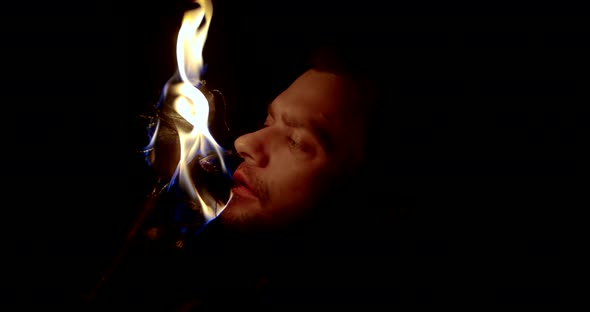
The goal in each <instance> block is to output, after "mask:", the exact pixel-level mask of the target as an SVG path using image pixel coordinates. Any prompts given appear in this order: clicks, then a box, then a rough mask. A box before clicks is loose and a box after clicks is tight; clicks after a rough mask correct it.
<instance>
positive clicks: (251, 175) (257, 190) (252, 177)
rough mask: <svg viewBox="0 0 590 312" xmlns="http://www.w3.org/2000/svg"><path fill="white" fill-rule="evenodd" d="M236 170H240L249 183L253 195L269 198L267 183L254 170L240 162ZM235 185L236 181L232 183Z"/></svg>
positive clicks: (259, 197)
mask: <svg viewBox="0 0 590 312" xmlns="http://www.w3.org/2000/svg"><path fill="white" fill-rule="evenodd" d="M238 170H240V171H242V174H243V176H244V177H245V179H247V181H248V184H250V188H251V190H252V192H254V195H256V197H258V199H260V200H266V199H268V198H269V194H270V193H269V190H268V185H267V184H266V183H265V182H264V180H262V179H261V178H260V177H259V176H258V175H257V174H256V173H255V172H254V170H253V169H252V168H251V167H249V166H248V165H246V164H243V163H242V164H241V165H240V166H239V167H238ZM234 185H236V183H234Z"/></svg>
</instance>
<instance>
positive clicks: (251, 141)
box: [234, 129, 268, 167]
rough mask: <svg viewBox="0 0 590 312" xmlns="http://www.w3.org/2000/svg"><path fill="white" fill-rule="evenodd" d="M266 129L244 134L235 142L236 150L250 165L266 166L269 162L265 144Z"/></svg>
mask: <svg viewBox="0 0 590 312" xmlns="http://www.w3.org/2000/svg"><path fill="white" fill-rule="evenodd" d="M263 131H264V129H261V130H258V131H255V132H251V133H247V134H244V135H242V136H240V137H238V138H237V139H236V140H235V142H234V147H235V149H236V152H238V154H239V155H240V157H242V158H243V159H244V162H245V163H246V164H248V165H252V166H257V167H264V166H266V165H267V164H268V153H267V151H266V146H265V144H264V141H265V140H264V134H263Z"/></svg>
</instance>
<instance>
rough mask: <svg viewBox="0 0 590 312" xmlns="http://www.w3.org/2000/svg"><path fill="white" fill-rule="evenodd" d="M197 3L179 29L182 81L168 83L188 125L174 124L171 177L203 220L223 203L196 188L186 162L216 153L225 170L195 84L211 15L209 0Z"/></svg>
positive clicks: (216, 212) (206, 105)
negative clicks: (176, 150)
mask: <svg viewBox="0 0 590 312" xmlns="http://www.w3.org/2000/svg"><path fill="white" fill-rule="evenodd" d="M195 3H197V4H199V6H198V7H197V8H195V9H192V10H190V11H187V12H185V14H184V17H183V21H182V24H181V27H180V30H179V32H178V38H177V44H176V57H177V62H178V74H179V76H180V78H181V81H180V82H178V83H176V84H175V85H172V86H170V87H171V88H173V89H172V91H171V93H170V94H174V95H175V96H176V98H175V100H174V109H175V110H176V112H177V113H178V114H179V115H180V116H182V118H184V120H185V121H186V122H188V123H189V124H190V125H191V127H189V128H190V129H186V127H180V126H179V127H177V130H178V136H179V142H180V159H179V162H178V166H177V167H176V171H175V173H174V175H173V177H172V179H173V180H175V179H178V183H179V184H180V186H181V187H182V188H183V189H184V190H185V191H187V193H188V195H189V196H191V198H194V199H195V200H197V201H198V202H199V203H200V209H201V210H202V213H203V216H204V217H205V219H206V221H210V220H212V219H213V218H215V217H216V216H217V215H219V213H221V211H222V210H223V208H225V207H224V206H223V203H222V202H220V201H216V200H215V199H213V198H212V197H211V196H210V195H209V194H208V193H207V192H206V190H204V189H202V188H201V189H199V188H197V187H196V186H195V183H194V181H193V179H192V177H191V173H190V172H189V167H188V165H189V164H190V163H191V161H192V160H193V159H194V158H195V157H197V156H199V155H200V156H203V155H207V154H209V153H211V152H215V153H217V156H219V159H220V161H221V166H222V170H223V172H224V173H227V169H226V166H225V163H224V162H223V157H222V156H221V154H222V150H223V149H222V148H221V146H219V144H217V142H216V141H215V139H214V138H213V136H212V135H211V133H210V132H209V129H208V119H209V102H208V100H207V98H206V96H205V95H204V94H203V92H201V90H200V89H199V88H198V86H199V85H200V84H201V72H202V70H203V65H204V62H203V48H204V46H205V41H206V39H207V32H208V31H209V25H210V23H211V17H212V15H213V6H212V4H211V1H210V0H195Z"/></svg>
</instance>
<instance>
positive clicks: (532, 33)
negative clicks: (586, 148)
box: [0, 0, 589, 304]
mask: <svg viewBox="0 0 590 312" xmlns="http://www.w3.org/2000/svg"><path fill="white" fill-rule="evenodd" d="M277 2H278V1H256V2H253V3H248V2H238V1H221V0H220V1H215V2H214V13H213V21H212V25H211V29H210V33H209V36H208V41H207V44H206V48H205V62H206V63H208V65H209V68H208V72H209V73H210V79H211V81H210V82H211V83H212V84H213V85H214V86H215V87H218V88H220V89H221V90H223V92H224V93H225V95H226V97H227V99H228V103H229V105H230V110H231V116H229V118H230V119H231V121H232V122H233V123H234V125H235V128H234V129H235V133H232V135H234V134H237V133H239V132H243V131H246V130H248V129H251V127H253V126H254V125H255V124H256V122H257V121H258V119H257V118H259V117H258V116H259V115H258V113H260V112H261V110H262V109H264V107H265V105H266V103H267V101H268V100H269V99H271V98H272V97H273V96H274V94H275V93H276V92H277V90H280V89H281V88H282V87H284V86H285V83H286V81H289V79H290V78H291V75H292V73H291V72H290V70H291V69H292V68H291V67H290V66H289V60H290V58H291V57H294V56H296V55H298V53H299V52H301V51H303V50H304V49H305V42H306V38H309V37H314V36H315V37H314V38H318V37H321V34H322V33H321V32H320V33H318V32H315V31H314V30H313V29H314V28H313V27H312V26H317V25H322V26H327V29H332V30H333V29H334V28H335V29H339V30H341V31H345V32H346V31H347V28H346V27H349V26H348V25H349V24H346V23H347V21H349V20H355V21H358V23H360V24H365V26H366V25H369V26H370V27H369V29H372V31H371V32H370V34H364V35H367V36H374V38H375V40H381V41H383V42H387V41H391V42H392V44H395V43H396V42H402V43H401V44H400V46H402V48H404V49H407V50H408V51H415V53H416V54H415V56H416V59H421V60H422V62H420V63H419V64H421V65H420V66H417V69H416V75H415V77H413V78H414V79H416V80H418V81H420V79H422V80H424V81H423V86H424V87H423V88H421V87H419V84H417V85H416V84H415V85H414V87H415V88H416V94H417V96H419V97H420V100H421V103H424V106H425V107H429V108H430V112H432V113H430V114H425V117H424V119H423V120H421V121H420V122H419V123H418V124H417V125H418V126H417V127H416V128H417V130H416V132H415V133H413V135H414V137H415V141H416V142H417V143H415V146H414V147H415V148H416V149H415V152H414V155H413V156H415V157H414V158H413V160H412V162H411V164H409V166H410V168H411V169H409V170H408V171H409V172H410V174H409V176H410V177H409V182H408V183H415V184H416V185H421V190H422V191H420V190H417V191H416V194H415V196H416V198H417V201H419V202H423V203H427V204H426V205H424V207H426V208H423V209H416V211H414V212H412V213H411V214H412V215H413V216H414V218H413V219H411V220H413V221H411V226H409V228H410V229H412V226H414V228H413V230H410V231H409V232H408V233H410V235H415V237H417V238H419V239H423V240H424V241H425V242H429V243H432V244H433V245H431V247H426V248H425V250H423V251H418V254H420V252H422V254H421V255H423V257H421V259H422V260H421V261H423V262H421V263H420V265H424V266H425V272H427V273H424V274H425V275H426V274H430V273H432V272H436V270H448V269H454V270H457V274H456V275H455V280H449V281H445V282H448V283H464V284H465V285H466V286H465V289H472V291H473V293H471V294H470V295H469V296H471V297H472V298H478V295H476V294H480V296H483V297H482V298H484V299H482V300H481V301H479V302H480V303H484V304H485V303H509V304H511V303H533V304H534V303H541V304H547V303H562V302H563V301H562V299H563V295H564V294H563V280H562V278H564V277H565V275H566V269H567V267H566V266H565V263H566V262H565V261H564V260H565V259H564V258H563V257H565V250H564V248H565V244H564V241H565V240H566V239H568V238H569V236H568V235H569V233H570V230H575V229H576V228H575V227H573V226H569V225H568V224H569V223H570V222H572V221H574V217H573V215H574V214H573V212H575V211H576V210H577V209H581V207H583V206H582V205H581V203H579V202H578V201H577V200H578V196H576V194H578V193H579V192H581V191H582V190H583V187H582V184H580V183H579V180H578V179H579V178H580V177H581V175H580V170H581V169H582V162H581V161H582V160H583V157H582V154H581V153H582V145H583V143H584V141H583V140H582V139H583V136H582V132H581V131H582V125H583V124H584V123H585V122H586V118H585V115H584V113H585V112H586V106H587V101H585V98H586V96H585V93H584V92H583V91H584V89H585V85H584V79H583V77H584V76H585V75H586V73H587V59H586V57H585V56H587V55H588V52H589V51H588V42H587V38H588V32H587V31H585V29H584V24H585V20H586V19H587V17H588V16H587V15H584V14H583V12H584V11H583V10H581V8H579V7H575V6H570V5H568V4H566V3H562V4H561V5H559V6H556V4H555V3H547V2H534V3H513V2H507V3H504V2H490V3H485V4H475V3H480V2H478V1H475V2H473V1H472V2H451V3H448V2H445V3H442V2H441V3H439V2H435V1H432V2H427V1H420V2H414V3H413V4H396V3H390V4H389V6H385V5H381V4H380V5H376V4H371V3H369V4H366V5H365V7H355V5H358V4H357V3H353V2H352V1H350V2H346V1H344V2H341V1H332V2H330V1H324V2H326V4H325V5H323V6H320V5H319V4H317V3H316V4H307V3H302V2H294V3H289V4H287V3H283V2H281V4H277ZM322 3H323V2H322ZM359 3H360V2H359ZM189 6H190V3H188V2H183V1H180V0H177V1H152V2H149V3H141V2H136V3H132V4H131V3H129V4H118V3H108V2H87V1H84V2H79V3H63V2H58V3H54V2H42V3H25V4H18V5H17V6H14V5H13V6H11V7H6V8H3V9H2V19H3V22H2V29H1V36H2V50H3V52H4V53H3V55H2V60H3V63H5V64H4V65H3V71H2V75H1V79H2V80H1V83H2V86H3V93H2V96H3V98H2V115H1V116H2V121H1V122H0V124H1V125H2V126H1V127H2V128H1V130H2V138H3V144H2V146H3V149H2V153H1V156H0V157H1V158H0V159H1V161H2V164H3V165H2V177H3V180H4V186H3V189H4V190H5V192H3V197H4V200H3V205H2V212H1V215H2V217H1V218H0V219H1V223H2V224H1V226H2V238H3V245H2V255H3V258H4V260H5V261H3V264H2V271H3V273H2V274H3V277H2V280H3V283H2V284H3V285H2V298H3V300H4V299H6V300H5V302H8V303H9V304H13V303H14V304H29V303H31V302H40V303H44V302H56V303H61V302H72V303H74V302H76V300H77V299H78V297H77V296H78V293H79V292H80V291H81V290H83V289H85V288H86V287H87V286H88V283H91V281H93V279H94V277H95V274H97V272H98V271H99V270H100V268H101V266H102V265H104V263H105V261H106V259H108V258H109V256H110V255H111V254H110V252H112V248H113V244H116V242H117V239H119V238H120V235H121V233H122V231H123V229H124V228H125V226H126V225H127V223H128V221H129V218H130V215H132V211H133V208H132V207H134V205H137V202H138V198H140V197H141V195H142V194H141V191H142V188H141V187H140V186H139V185H141V181H138V179H139V177H141V174H142V171H141V166H140V165H139V164H138V163H137V161H138V160H137V158H135V156H136V155H135V154H134V149H135V148H136V144H137V142H138V138H137V137H136V136H135V133H136V130H137V129H136V128H134V127H136V125H135V124H134V120H135V119H134V117H135V116H136V115H137V114H138V113H139V112H140V111H142V110H143V109H144V108H145V107H146V106H148V105H150V104H153V102H155V101H156V100H157V98H158V96H159V92H160V88H161V87H162V86H163V85H164V83H165V82H166V80H167V79H168V78H169V77H170V76H171V75H172V74H173V73H174V71H175V66H176V63H175V52H174V49H175V39H176V32H177V30H178V28H179V26H180V23H181V20H182V14H183V12H184V10H185V9H186V8H188V7H189ZM306 22H307V23H306ZM342 23H345V24H342ZM341 25H346V26H341ZM371 27H373V28H371ZM350 32H351V37H353V35H354V34H356V31H355V29H354V28H351V29H350ZM394 38H397V39H394ZM396 40H397V41H396ZM352 42H354V40H352ZM426 70H428V71H429V73H431V75H430V76H428V77H427V78H425V77H424V76H422V75H421V73H422V72H423V71H426ZM242 117H244V118H242ZM420 126H424V127H420ZM232 139H233V137H231V136H230V137H229V138H227V140H225V141H223V142H221V143H223V144H224V145H226V146H231V142H232ZM412 222H413V223H412ZM426 245H427V244H425V246H426ZM441 246H442V247H441ZM440 248H442V251H441V249H440ZM441 253H444V254H445V255H450V257H448V258H445V259H450V260H448V262H439V263H437V262H436V259H437V255H440V254H441ZM432 259H435V260H432ZM447 265H449V266H447ZM422 278H424V277H422ZM471 285H473V287H470V286H471ZM481 293H485V295H481ZM466 296H467V295H466ZM469 296H467V297H469ZM474 300H475V299H474Z"/></svg>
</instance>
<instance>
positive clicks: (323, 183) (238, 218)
mask: <svg viewBox="0 0 590 312" xmlns="http://www.w3.org/2000/svg"><path fill="white" fill-rule="evenodd" d="M355 90H356V89H355V85H354V84H353V83H352V82H351V81H350V80H347V79H346V78H344V77H342V76H338V75H335V74H332V73H328V72H322V71H317V70H309V71H307V72H305V73H303V74H302V75H301V76H300V77H299V78H297V79H296V80H295V81H294V82H293V83H292V84H291V85H290V86H289V87H288V88H287V89H286V90H285V91H283V92H282V93H281V94H280V95H279V96H277V97H276V98H275V99H274V101H273V102H272V103H271V104H270V106H269V108H268V115H267V118H266V121H265V127H263V128H262V129H260V130H258V131H256V132H252V133H248V134H245V135H243V136H241V137H239V138H238V139H237V140H236V141H235V148H236V151H237V152H238V153H239V154H240V156H241V157H242V158H243V159H244V161H243V163H241V164H240V166H239V167H238V168H237V170H236V171H235V173H234V181H235V186H234V187H233V188H232V198H231V200H230V201H229V203H228V205H227V207H226V208H225V210H224V211H223V212H222V213H221V215H220V216H219V217H218V218H219V219H220V221H221V222H222V224H225V225H228V226H231V227H234V228H237V229H242V230H265V229H272V228H277V227H278V228H280V227H283V226H285V225H289V224H290V223H292V222H296V221H298V220H300V219H301V218H302V217H304V216H305V215H307V214H308V213H309V212H310V209H313V208H320V209H321V208H322V207H314V204H316V203H318V202H319V200H320V199H322V196H330V195H332V194H333V193H330V192H331V191H334V189H333V188H336V191H339V192H340V194H342V193H346V192H351V191H353V190H354V188H353V187H350V188H347V189H339V187H336V185H337V184H338V185H342V182H343V181H345V179H346V177H347V176H348V174H349V173H351V172H352V171H353V170H355V169H356V167H357V166H358V165H359V164H360V163H361V162H362V161H363V160H362V154H363V152H364V151H363V148H362V141H361V140H362V137H363V135H364V129H365V128H366V127H365V126H364V125H365V124H364V121H363V120H364V118H363V117H362V116H363V115H361V114H362V109H361V107H362V106H361V105H362V101H360V97H359V96H358V94H357V93H356V91H355Z"/></svg>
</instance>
